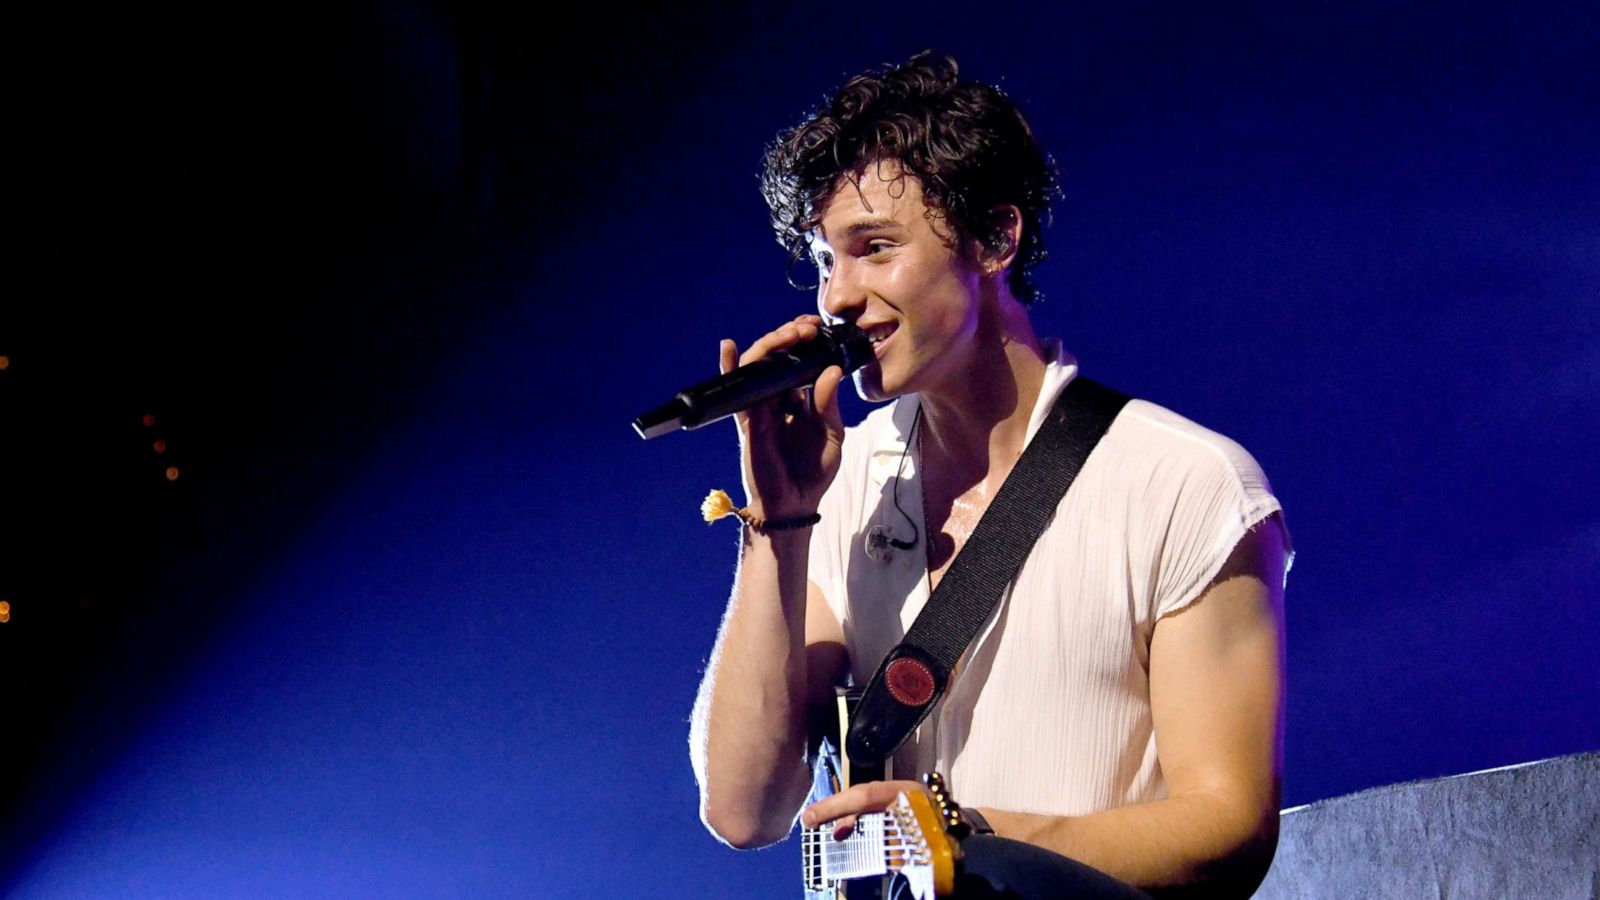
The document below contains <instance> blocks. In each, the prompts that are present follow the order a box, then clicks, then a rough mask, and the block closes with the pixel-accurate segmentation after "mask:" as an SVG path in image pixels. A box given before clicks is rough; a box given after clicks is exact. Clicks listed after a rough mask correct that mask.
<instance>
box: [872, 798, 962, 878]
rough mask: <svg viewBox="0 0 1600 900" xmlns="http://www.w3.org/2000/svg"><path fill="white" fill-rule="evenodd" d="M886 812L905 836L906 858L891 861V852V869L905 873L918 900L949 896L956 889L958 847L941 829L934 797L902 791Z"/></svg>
mask: <svg viewBox="0 0 1600 900" xmlns="http://www.w3.org/2000/svg"><path fill="white" fill-rule="evenodd" d="M887 815H889V816H891V817H893V818H894V819H895V821H896V823H897V824H898V825H899V831H900V832H901V834H902V835H904V836H905V847H906V849H905V850H903V851H900V852H902V853H903V854H904V855H905V861H904V862H903V863H902V864H901V865H898V866H896V865H894V863H893V861H892V855H891V863H890V869H891V870H896V871H899V872H900V874H901V875H904V876H905V878H906V881H907V882H908V884H909V886H910V888H911V894H912V896H913V897H916V898H917V900H933V898H934V897H948V896H950V895H951V894H953V893H955V889H956V862H957V861H958V860H960V858H961V848H960V846H959V845H957V844H956V842H955V841H953V840H951V839H950V834H949V832H947V831H945V829H944V820H943V819H942V818H940V816H939V811H938V810H937V809H934V808H933V801H931V800H929V799H928V795H927V794H924V793H922V792H921V791H916V792H914V793H911V794H907V793H906V792H905V791H901V792H900V794H899V795H898V796H897V797H896V798H895V805H894V806H893V807H891V808H890V809H889V811H888V813H887Z"/></svg>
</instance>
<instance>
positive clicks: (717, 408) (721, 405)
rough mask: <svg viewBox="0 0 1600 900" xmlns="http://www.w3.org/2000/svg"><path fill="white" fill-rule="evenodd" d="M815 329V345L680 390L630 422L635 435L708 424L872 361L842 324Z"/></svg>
mask: <svg viewBox="0 0 1600 900" xmlns="http://www.w3.org/2000/svg"><path fill="white" fill-rule="evenodd" d="M817 330H818V331H819V332H821V333H820V334H818V335H817V337H816V338H815V339H813V340H809V341H806V342H804V343H801V344H796V345H794V346H793V347H790V348H789V349H787V350H781V351H778V352H776V353H774V354H772V355H771V356H768V357H766V358H765V359H758V360H756V361H755V362H753V363H751V364H750V365H748V366H740V367H739V368H737V369H734V370H733V371H732V372H729V373H727V374H726V375H718V376H717V377H716V378H712V379H710V380H709V381H702V382H700V383H699V384H697V385H695V386H694V387H691V388H685V389H684V390H681V391H679V392H678V395H677V396H676V397H673V398H672V399H671V400H670V401H668V402H667V403H666V404H664V405H662V406H659V407H657V408H655V409H652V410H650V411H649V412H647V413H645V414H644V415H642V416H640V417H639V418H637V419H634V420H633V430H634V431H637V432H639V437H642V438H645V439H646V440H648V439H650V438H653V437H659V436H660V435H663V434H666V433H667V432H669V431H677V430H678V429H680V428H683V429H686V430H688V429H694V428H699V427H701V426H702V425H710V424H711V423H712V422H718V421H721V420H722V419H726V418H727V417H729V416H731V415H733V414H734V413H736V412H739V411H740V410H744V409H749V408H750V407H752V406H755V405H756V404H758V403H760V402H762V401H763V400H770V399H772V398H773V397H776V396H777V395H779V394H781V393H783V392H784V391H792V390H794V389H795V388H802V387H805V386H806V385H808V384H811V383H812V382H815V381H816V380H817V377H818V376H819V375H821V374H822V373H823V371H824V370H826V369H827V368H828V367H829V366H839V367H840V368H842V369H844V371H845V374H847V375H848V374H849V373H851V372H854V371H855V370H857V369H859V368H861V367H862V366H864V365H866V364H867V363H869V362H871V361H872V358H873V352H872V341H870V340H868V339H867V333H866V332H865V331H862V330H861V329H859V328H857V327H855V326H854V325H849V324H846V323H843V322H840V323H839V324H837V325H823V326H821V327H820V328H818V329H817Z"/></svg>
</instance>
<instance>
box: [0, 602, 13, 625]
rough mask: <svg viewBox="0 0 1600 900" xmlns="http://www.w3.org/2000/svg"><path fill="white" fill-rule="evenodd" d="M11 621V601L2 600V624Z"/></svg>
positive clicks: (0, 604)
mask: <svg viewBox="0 0 1600 900" xmlns="http://www.w3.org/2000/svg"><path fill="white" fill-rule="evenodd" d="M9 621H11V601H9V600H0V622H9Z"/></svg>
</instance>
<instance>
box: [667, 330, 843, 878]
mask: <svg viewBox="0 0 1600 900" xmlns="http://www.w3.org/2000/svg"><path fill="white" fill-rule="evenodd" d="M819 321H820V320H817V319H816V317H814V316H810V317H802V319H800V320H796V323H791V324H790V325H786V326H784V328H780V329H778V330H777V331H774V332H772V333H771V334H769V335H767V336H766V337H763V338H762V339H761V340H759V341H757V342H756V343H755V344H754V345H752V346H751V348H750V350H749V351H747V352H746V353H745V354H744V357H743V358H742V359H741V360H740V364H741V365H742V364H748V363H749V362H752V361H754V360H755V359H759V358H761V357H762V356H764V355H766V354H767V353H769V352H771V351H772V350H774V349H777V348H781V347H785V346H789V345H791V344H793V343H796V342H798V341H801V340H808V339H810V338H812V337H815V335H816V327H815V326H816V324H817V323H818V322H819ZM734 352H735V348H734V347H733V344H732V342H724V344H723V349H722V369H723V371H727V370H729V369H731V368H732V367H733V362H734V360H733V354H734ZM841 377H842V373H840V372H839V371H838V370H837V369H831V370H829V372H828V373H825V374H824V375H823V377H822V378H821V379H819V380H818V382H817V386H816V389H815V395H814V396H815V408H811V407H809V406H806V405H804V404H803V403H797V402H796V400H797V399H799V398H790V399H789V401H788V402H787V403H774V404H770V405H769V407H768V408H766V409H760V410H752V411H751V413H750V414H749V415H741V416H740V419H739V435H740V446H741V453H742V457H743V463H744V477H745V492H746V494H747V496H748V497H749V508H750V509H751V511H752V512H754V513H755V514H757V515H759V516H762V517H764V518H771V519H786V518H792V517H798V516H804V515H808V514H809V513H811V512H812V511H814V510H815V509H816V508H817V503H818V502H819V501H820V499H821V495H822V492H823V491H824V490H826V488H827V486H828V483H829V482H831V481H832V478H833V475H834V473H835V472H837V470H838V465H839V446H840V442H841V441H842V438H843V430H844V429H843V425H842V424H840V422H839V411H838V406H837V402H836V400H835V397H836V396H837V392H838V387H839V381H840V378H841ZM743 535H744V536H743V539H742V541H741V544H740V554H739V568H738V573H737V575H736V576H735V578H734V587H733V596H732V598H731V599H730V600H729V602H728V611H727V613H726V615H725V616H724V617H723V621H722V628H721V631H720V632H719V633H718V635H717V642H716V646H715V648H714V649H713V651H712V654H711V659H710V662H709V664H708V665H707V667H706V674H705V678H704V680H703V681H702V682H701V684H700V691H699V694H698V696H697V697H696V699H695V706H694V713H693V716H692V718H691V722H690V729H689V744H690V760H691V762H692V763H693V766H694V772H695V778H696V779H697V780H698V781H699V783H700V815H701V818H702V819H703V820H704V821H705V823H706V826H707V827H708V828H710V829H711V830H712V832H714V833H715V834H716V835H717V836H719V837H720V838H722V839H723V840H724V841H726V842H727V843H729V844H732V845H733V846H736V847H758V846H764V845H766V844H771V843H774V842H776V841H779V840H782V839H783V837H784V836H785V835H787V834H788V833H789V829H790V827H791V826H792V825H793V824H794V815H795V811H796V810H798V809H799V808H800V805H801V803H802V802H803V801H804V800H805V796H806V791H807V789H808V788H809V786H810V772H809V770H808V768H807V764H806V740H807V730H808V729H807V720H808V710H809V709H810V708H811V707H813V706H814V705H815V704H818V703H821V702H825V701H826V699H827V698H828V696H829V695H830V694H831V690H832V686H833V685H834V684H835V683H837V682H838V681H839V680H840V679H841V678H842V677H843V675H844V667H845V651H844V635H843V632H842V630H841V629H840V627H839V623H838V622H837V621H836V620H835V619H834V617H833V613H832V612H831V611H830V610H829V609H828V605H827V603H826V602H825V600H824V599H823V597H822V593H821V591H819V590H818V589H817V587H816V586H815V585H813V584H811V583H810V582H809V581H808V580H807V578H806V566H807V559H808V555H809V542H810V536H811V532H810V529H800V530H793V531H775V532H772V533H771V534H770V535H762V534H757V533H755V532H753V531H752V530H751V529H749V528H745V529H743Z"/></svg>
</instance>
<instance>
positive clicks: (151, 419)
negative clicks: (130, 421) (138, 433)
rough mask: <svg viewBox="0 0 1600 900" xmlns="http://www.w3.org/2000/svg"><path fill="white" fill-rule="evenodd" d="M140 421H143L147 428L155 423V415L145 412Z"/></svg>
mask: <svg viewBox="0 0 1600 900" xmlns="http://www.w3.org/2000/svg"><path fill="white" fill-rule="evenodd" d="M140 421H141V422H143V423H144V427H146V428H149V427H150V426H152V425H154V424H155V423H156V417H155V416H153V415H151V414H150V413H145V414H144V418H143V419H141V420H140Z"/></svg>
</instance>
